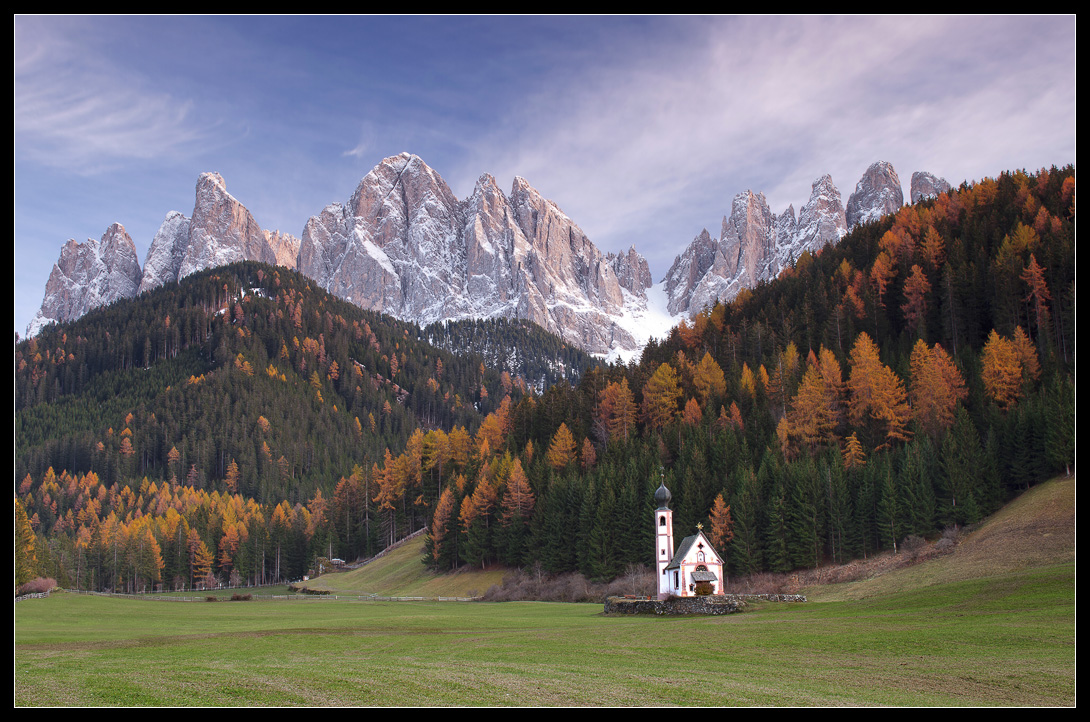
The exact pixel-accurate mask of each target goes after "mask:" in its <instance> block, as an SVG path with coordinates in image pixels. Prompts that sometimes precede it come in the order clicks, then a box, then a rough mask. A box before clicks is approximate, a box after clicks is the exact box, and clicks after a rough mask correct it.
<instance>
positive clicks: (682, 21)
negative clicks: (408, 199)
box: [13, 16, 1076, 333]
mask: <svg viewBox="0 0 1090 722" xmlns="http://www.w3.org/2000/svg"><path fill="white" fill-rule="evenodd" d="M14 28H15V32H14V38H15V43H14V127H15V130H14V136H15V138H14V179H15V190H14V194H13V195H14V209H15V213H14V216H15V221H14V226H15V227H14V247H15V264H14V265H15V313H14V321H15V329H16V331H18V332H19V333H22V332H23V331H24V330H25V328H26V324H27V323H28V322H29V320H30V319H31V317H33V315H34V313H35V312H36V311H37V309H38V307H39V306H40V305H41V299H42V293H43V290H44V287H45V282H46V280H47V279H48V277H49V272H50V269H51V268H52V266H53V264H54V263H55V262H56V260H57V256H58V254H59V252H60V248H61V246H62V245H63V243H64V242H65V241H66V240H67V239H69V238H75V239H76V240H79V241H83V240H85V239H86V238H88V237H93V238H96V239H97V238H100V237H101V236H102V234H103V233H104V232H105V231H106V228H107V227H108V226H109V225H110V224H111V223H114V222H120V223H122V224H123V225H124V226H125V228H126V229H127V230H128V231H129V234H130V235H131V236H132V238H133V240H134V241H135V243H136V247H137V251H138V253H139V255H140V260H141V263H143V260H144V256H145V254H146V253H147V249H148V246H149V245H150V243H151V239H152V237H153V236H154V234H155V231H156V230H157V229H158V227H159V225H160V224H161V223H162V221H163V218H164V216H165V215H166V214H167V212H168V211H171V210H178V211H181V212H183V213H185V214H186V215H189V213H190V212H191V211H192V208H193V193H194V186H195V184H196V181H197V176H198V175H199V174H200V173H202V172H204V171H217V172H219V173H220V174H221V175H222V176H223V177H224V179H225V180H226V182H227V188H228V190H229V191H230V193H231V194H232V195H234V196H235V197H236V198H238V199H239V201H241V202H242V203H243V204H244V205H246V207H247V208H249V209H250V211H251V212H252V213H253V214H254V217H255V218H256V219H257V221H258V222H259V223H260V224H261V225H262V226H263V227H265V228H269V229H279V230H281V231H285V232H289V233H292V234H294V235H297V236H298V235H300V234H301V233H302V229H303V225H304V224H305V222H306V220H307V218H308V217H310V216H311V215H315V214H317V213H318V212H319V211H321V209H322V208H323V207H324V206H326V205H327V204H329V203H332V202H344V201H346V200H347V199H348V197H349V196H350V195H351V194H352V192H353V191H354V190H355V187H356V185H357V184H358V183H359V180H360V179H361V178H362V177H363V176H364V175H366V174H367V172H368V171H369V170H370V169H371V168H373V167H374V166H375V165H376V164H377V163H378V162H379V161H381V160H382V159H383V158H385V157H387V156H391V155H395V154H397V153H400V152H402V151H409V152H412V153H416V154H418V155H420V156H421V157H422V158H423V159H424V160H425V162H427V163H428V164H429V165H431V166H432V167H433V168H435V169H436V170H437V171H438V172H439V174H440V175H442V176H443V178H444V179H445V180H446V181H447V183H448V184H450V186H451V189H452V190H453V191H454V193H455V195H456V196H458V197H459V198H464V197H465V196H466V195H468V193H469V192H470V191H471V190H472V187H473V184H474V182H475V181H476V179H477V178H478V177H479V176H480V175H481V174H482V173H490V174H492V175H493V176H495V177H496V179H497V181H498V182H499V184H500V187H501V188H504V189H508V188H510V186H511V181H512V179H513V177H514V176H516V175H519V176H522V177H524V178H526V179H527V181H529V182H530V184H531V185H533V186H534V187H536V188H537V189H538V190H540V191H541V192H542V193H543V194H544V195H545V196H546V197H548V198H551V199H552V200H554V201H556V202H557V203H558V204H559V205H560V207H561V208H562V209H564V211H565V212H566V213H567V214H568V215H569V216H571V217H572V218H573V219H574V220H575V221H576V223H578V224H579V225H580V226H581V227H582V228H583V230H584V231H585V232H586V233H587V235H588V236H589V237H590V238H591V240H592V241H594V242H595V244H596V245H598V246H599V248H601V249H602V250H603V251H619V250H625V249H627V248H628V247H629V246H630V245H635V247H636V249H637V250H639V251H640V252H641V253H643V254H644V255H645V256H646V257H647V258H648V260H649V262H650V264H651V270H652V274H653V275H654V277H655V280H656V281H658V280H660V279H661V278H662V276H663V275H664V274H665V272H666V270H667V268H668V267H669V265H670V263H671V262H672V261H673V258H674V256H675V255H677V254H678V253H679V252H680V251H681V250H682V249H683V248H684V247H685V245H686V244H688V243H689V241H691V240H692V238H693V237H694V236H696V235H697V234H698V233H699V232H700V230H701V228H704V227H707V228H708V230H709V231H710V232H711V233H712V235H714V236H717V235H718V233H719V227H720V224H721V222H722V217H723V215H724V214H727V213H729V212H730V203H731V199H732V198H733V196H734V195H736V194H737V193H739V192H742V191H745V190H747V189H752V190H754V191H758V192H764V194H765V195H766V197H767V198H768V201H769V203H770V205H771V206H772V210H773V211H774V212H777V213H779V212H782V211H783V210H784V209H785V208H786V207H787V205H788V204H793V205H794V207H795V210H796V212H797V211H798V209H799V208H800V207H801V206H802V204H804V203H805V202H806V200H807V199H808V198H809V195H810V186H811V183H812V182H813V181H814V180H815V179H816V178H818V177H819V176H821V175H822V174H825V173H830V174H832V176H833V180H834V181H835V182H836V184H837V186H838V187H839V188H840V191H841V194H842V195H843V198H844V200H845V202H846V201H847V198H848V196H849V195H850V194H851V192H852V190H854V187H855V183H856V181H858V179H859V177H860V176H861V175H862V173H863V171H864V170H865V169H866V168H867V166H868V165H870V164H871V163H872V162H874V161H876V160H887V161H890V162H891V163H893V165H894V167H895V168H896V169H897V171H898V174H899V175H900V177H901V181H902V184H903V185H904V190H905V194H906V197H907V194H908V184H909V179H910V178H911V175H912V172H913V171H916V170H928V171H931V172H933V173H935V174H937V175H941V176H943V177H945V178H946V179H947V180H949V181H950V182H951V183H954V184H958V183H960V182H961V181H963V180H970V181H971V180H976V179H979V178H982V177H985V176H994V175H996V174H998V173H999V172H1000V171H1002V170H1008V169H1014V168H1027V169H1030V170H1033V169H1036V168H1039V167H1042V166H1051V165H1053V164H1055V165H1064V164H1067V163H1073V162H1075V160H1076V158H1075V102H1076V98H1075V59H1076V53H1075V18H1074V16H1061V17H952V18H951V17H926V16H925V17H881V18H868V17H830V18H822V17H805V18H792V17H744V18H732V17H711V18H708V17H705V18H693V17H683V18H681V17H679V18H672V17H631V18H629V17H602V18H565V17H543V18H516V17H500V18H492V17H431V18H429V17H423V18H397V17H392V18H391V17H382V18H373V17H348V18H342V17H307V18H294V17H272V18H261V17H209V18H200V17H197V18H189V17H186V18H172V17H134V18H126V17H76V18H65V17H33V16H24V17H16V18H15V20H14Z"/></svg>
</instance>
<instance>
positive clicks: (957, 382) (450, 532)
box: [16, 167, 1075, 588]
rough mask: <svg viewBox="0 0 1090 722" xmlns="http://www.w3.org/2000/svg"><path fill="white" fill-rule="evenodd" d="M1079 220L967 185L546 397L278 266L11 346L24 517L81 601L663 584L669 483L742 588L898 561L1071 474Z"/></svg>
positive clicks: (1037, 192) (1062, 210)
mask: <svg viewBox="0 0 1090 722" xmlns="http://www.w3.org/2000/svg"><path fill="white" fill-rule="evenodd" d="M1074 204H1075V199H1074V168H1073V167H1067V168H1064V169H1056V168H1053V169H1050V170H1042V171H1040V172H1039V173H1036V174H1027V173H1025V172H1014V173H1004V174H1002V175H1000V176H999V177H998V178H996V179H986V180H984V181H981V182H979V183H976V184H974V185H972V186H968V185H963V186H962V187H961V188H959V189H956V190H954V191H951V192H950V193H949V194H946V195H943V196H940V197H938V198H936V199H932V200H929V201H926V202H923V203H921V204H917V205H915V206H911V207H906V208H904V209H902V210H901V211H900V212H898V213H897V214H895V215H893V216H889V217H886V218H884V219H882V220H880V221H878V222H876V223H872V224H869V225H866V226H863V227H860V228H857V229H856V230H854V231H853V232H852V233H851V234H849V235H848V236H846V237H845V238H844V239H843V240H842V241H841V243H840V244H838V245H837V246H835V247H827V248H825V249H824V250H823V251H822V252H820V253H818V254H816V255H813V256H811V255H809V254H806V255H804V256H803V257H802V258H799V259H797V261H796V262H795V264H794V265H793V267H792V268H790V269H788V270H787V271H785V272H784V273H783V274H782V275H781V277H780V278H779V279H777V280H775V281H773V282H772V283H768V284H762V285H761V286H760V287H758V288H756V289H753V290H752V291H744V292H743V293H742V294H740V295H739V297H738V298H736V299H735V300H734V301H733V302H731V303H730V304H719V305H716V306H715V307H714V308H709V309H705V310H704V311H703V312H702V313H700V314H697V315H696V316H695V317H694V318H693V319H692V321H691V322H689V323H686V324H682V326H680V327H679V328H677V329H675V330H674V332H673V333H672V334H671V336H670V338H669V339H668V340H666V341H664V342H662V343H657V344H656V343H653V344H652V345H651V346H649V347H648V348H647V349H646V350H645V352H644V355H643V358H642V360H641V361H640V362H639V363H638V364H635V363H634V364H632V365H630V366H628V367H623V366H610V367H593V368H590V369H589V370H587V371H586V372H585V373H584V374H583V375H582V377H581V379H580V380H579V381H578V384H576V385H574V386H573V385H571V384H569V383H567V382H564V381H561V382H559V383H557V384H554V385H553V386H551V387H549V388H547V389H546V390H545V391H544V392H542V393H534V392H533V391H532V390H531V389H527V387H526V384H525V382H523V381H522V380H521V379H520V378H518V377H517V376H516V377H514V378H513V377H512V376H511V374H510V373H508V374H506V375H504V374H501V373H500V372H498V371H496V370H490V369H489V368H487V367H486V366H485V365H484V364H483V363H482V362H481V361H480V360H479V358H478V357H475V356H468V355H467V356H455V355H453V354H450V353H448V352H446V351H440V350H438V349H435V348H434V347H431V346H428V345H426V344H424V343H422V339H423V338H426V337H427V334H426V333H424V332H422V331H420V330H419V329H416V328H415V327H413V326H411V325H407V324H401V323H399V322H395V321H392V320H390V319H387V318H383V317H380V316H378V315H375V314H367V313H365V312H363V311H360V310H359V309H356V308H355V307H352V306H350V305H349V304H346V303H342V302H340V301H338V300H336V299H334V298H332V297H329V296H325V295H324V294H321V293H320V292H317V293H315V292H311V291H309V290H308V289H307V286H308V285H309V282H308V281H307V280H306V279H305V278H303V277H301V276H298V275H297V274H291V273H290V272H286V271H284V270H283V269H272V268H270V267H262V266H258V265H256V264H243V265H240V266H238V267H229V268H228V269H217V270H216V271H211V272H207V273H206V274H200V275H199V276H198V277H194V279H193V283H190V279H187V281H186V282H185V283H183V284H178V285H172V286H170V287H168V288H166V289H163V291H162V294H163V295H162V296H161V297H160V296H157V297H156V298H159V299H161V300H160V301H158V302H157V303H156V304H155V307H154V308H152V307H151V304H148V303H147V302H140V303H137V304H136V305H135V307H134V308H122V307H121V306H120V305H119V306H115V307H110V308H107V309H103V310H100V311H98V312H95V313H94V314H88V316H86V317H85V318H84V319H81V320H80V321H79V322H77V323H76V324H69V325H67V326H64V327H59V328H56V329H50V330H47V331H45V332H43V333H42V334H41V336H39V337H38V338H36V339H32V340H30V341H24V342H21V343H17V344H16V427H17V428H16V457H17V458H16V506H17V521H18V519H19V514H20V513H21V511H22V510H25V516H24V517H23V518H25V519H26V520H27V521H26V526H27V527H28V529H29V530H30V531H28V532H27V533H26V534H24V536H26V537H27V538H28V541H27V542H26V543H29V544H31V545H33V546H34V547H35V549H36V551H35V558H36V559H37V563H38V565H39V567H42V570H43V571H46V572H48V573H51V574H54V575H55V576H57V578H58V579H60V578H62V577H65V578H66V579H68V580H69V582H68V583H72V584H75V583H76V582H77V579H76V577H78V578H79V579H78V583H79V584H80V585H82V586H87V585H88V584H93V585H95V586H99V587H104V586H108V587H112V588H120V587H129V588H131V587H134V586H138V585H139V584H141V583H143V584H148V583H164V584H167V585H170V584H175V583H187V582H191V581H194V580H197V579H201V578H203V579H206V580H209V581H210V579H209V577H211V576H217V577H218V578H219V579H221V580H222V579H226V578H227V577H230V576H232V574H233V575H234V576H235V577H236V578H240V579H243V580H251V581H265V580H268V579H271V578H286V577H290V576H297V575H298V574H299V573H302V570H304V569H306V568H308V567H309V565H310V563H311V561H312V560H313V558H314V557H316V556H319V555H329V554H331V555H333V556H358V555H363V554H367V553H370V552H373V551H374V550H376V549H378V548H381V547H382V546H384V545H386V544H387V543H389V542H391V541H393V540H394V539H396V538H398V537H399V536H401V535H403V534H405V533H408V532H410V531H412V530H414V529H416V528H419V527H420V526H422V525H427V527H428V546H427V548H428V553H427V558H426V559H425V560H424V561H425V563H427V564H429V565H431V566H433V567H434V568H436V569H439V570H446V569H453V568H455V567H457V566H460V565H463V564H474V565H487V564H489V563H493V562H502V563H506V564H510V565H527V564H534V563H540V564H541V566H542V568H543V569H544V570H545V571H548V572H564V571H580V572H582V573H583V574H585V575H587V576H588V577H592V578H608V577H611V576H614V575H616V574H619V573H620V572H622V571H623V570H624V568H625V566H626V565H628V564H649V563H650V562H651V560H652V544H653V541H652V529H651V526H650V524H649V523H647V521H646V520H649V519H650V518H651V508H652V494H653V490H654V488H655V487H657V485H658V483H659V481H660V476H661V477H662V478H664V479H665V481H666V484H667V486H669V487H670V489H671V490H672V492H673V495H674V507H675V522H676V528H677V530H678V533H679V535H684V534H688V533H690V532H691V530H692V529H693V527H694V526H695V525H696V524H697V523H698V522H701V523H703V524H704V526H705V528H706V529H707V530H708V531H710V533H711V536H712V537H713V540H714V541H715V543H716V544H717V546H718V547H719V548H720V549H721V551H723V552H724V553H725V556H726V558H727V568H728V571H729V573H731V574H738V573H745V572H750V571H756V570H760V569H770V570H776V571H784V570H790V569H792V568H798V567H805V566H815V565H820V564H823V563H827V562H829V561H841V560H846V559H848V558H851V557H855V556H862V555H867V554H871V553H873V552H875V551H878V550H881V549H886V548H892V547H894V545H896V544H898V543H900V541H901V540H903V539H904V538H905V537H906V536H909V535H920V536H927V535H930V534H934V533H937V532H938V531H940V530H941V529H942V528H943V527H944V526H946V525H950V524H965V523H972V522H974V521H976V520H978V519H980V518H981V517H982V516H983V515H984V514H986V513H988V512H990V511H992V510H993V509H995V508H997V507H998V506H999V505H1000V504H1002V503H1003V502H1004V501H1005V500H1006V499H1008V498H1009V497H1010V496H1011V495H1012V494H1014V493H1016V492H1017V491H1018V490H1020V489H1024V488H1026V487H1028V486H1029V485H1031V484H1033V483H1034V482H1036V481H1037V480H1039V479H1042V478H1045V477H1046V476H1048V475H1050V474H1053V473H1055V472H1057V471H1062V470H1064V469H1065V467H1070V466H1072V465H1073V463H1074V368H1075V361H1074V348H1075V336H1074V334H1075V325H1074V283H1075V262H1074V261H1075V259H1074V221H1075V219H1074V215H1075V212H1074V208H1075V205H1074ZM198 289H199V290H198ZM81 324H86V325H81ZM432 333H433V334H434V333H435V332H434V330H433V332H432ZM441 345H448V346H452V347H459V346H458V345H457V344H451V343H450V342H449V341H443V342H441ZM565 363H569V362H565ZM156 389H165V390H163V391H160V392H158V393H157V392H156V391H155V390H156ZM50 470H65V471H50ZM145 478H146V480H145ZM171 510H173V513H172V512H171ZM19 528H20V527H19V524H18V523H17V535H18V532H19ZM153 542H154V545H153ZM202 545H203V547H204V549H203V551H202ZM153 546H156V547H157V551H156V553H155V554H152V553H151V552H148V551H146V550H147V549H148V548H152V547H153ZM140 550H144V551H140ZM285 550H289V551H288V552H287V553H286V552H285ZM141 554H142V555H143V556H141ZM210 557H211V559H210ZM139 559H144V560H145V561H144V562H143V563H142V564H141V563H140V562H139V561H138V560H139ZM156 559H158V561H156ZM125 560H129V561H128V562H126V561H125ZM148 560H150V561H148ZM126 564H129V566H126ZM85 565H86V566H85ZM88 568H93V569H94V571H93V572H92V573H90V576H88V572H87V571H86V570H87V569H88ZM155 568H157V569H158V572H155V571H154V570H155ZM138 570H139V571H138ZM92 578H93V581H88V580H89V579H92Z"/></svg>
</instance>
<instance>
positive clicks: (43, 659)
mask: <svg viewBox="0 0 1090 722" xmlns="http://www.w3.org/2000/svg"><path fill="white" fill-rule="evenodd" d="M1034 505H1036V506H1034ZM1053 514H1059V515H1061V516H1062V518H1063V519H1062V522H1060V523H1057V522H1056V520H1055V519H1051V520H1050V515H1053ZM1042 520H1045V521H1046V522H1048V523H1047V525H1046V526H1042V524H1043V522H1042ZM1073 529H1074V480H1073V479H1072V480H1069V481H1063V482H1051V483H1050V484H1048V485H1044V486H1042V487H1040V488H1038V489H1034V490H1033V491H1032V492H1031V493H1030V494H1029V495H1027V496H1025V497H1023V499H1020V500H1019V501H1018V502H1016V503H1015V504H1014V505H1011V506H1010V507H1008V508H1007V509H1005V510H1004V511H1003V512H1001V513H1000V514H999V515H997V516H996V518H995V519H993V520H991V521H990V522H989V523H988V524H986V525H984V526H983V527H982V528H981V529H980V530H978V531H977V532H975V533H974V534H973V535H971V536H970V538H969V539H968V540H967V541H966V542H965V543H963V544H962V545H961V547H959V548H958V550H957V551H956V552H955V553H954V554H952V555H949V556H947V557H944V558H941V559H937V560H933V561H931V562H927V563H925V564H921V565H918V566H915V567H910V568H908V569H902V570H900V571H898V572H894V573H891V574H889V575H886V576H885V577H883V578H882V579H880V580H868V581H865V582H855V583H853V584H851V585H839V586H837V587H827V588H822V589H815V590H810V592H809V594H810V596H811V599H812V601H810V602H807V603H805V604H773V603H765V604H762V605H758V606H755V607H751V608H750V610H749V611H747V612H746V613H744V614H737V615H732V616H728V617H686V618H650V617H606V616H604V615H602V614H601V607H600V606H598V605H581V604H547V603H504V604H484V603H463V602H398V603H392V602H391V603H384V602H359V601H347V600H331V599H320V598H315V599H307V600H298V601H251V602H219V603H215V604H209V603H204V602H158V601H150V600H135V599H118V598H103V597H91V596H84V595H74V594H55V595H53V596H52V597H50V598H48V599H43V600H30V601H25V602H20V603H18V604H16V605H15V655H14V657H15V660H14V679H15V704H16V705H257V704H262V705H292V706H304V705H305V706H315V705H395V704H396V705H700V706H708V705H1073V704H1075V654H1076V653H1075V562H1074V546H1073ZM989 547H990V548H991V549H992V550H993V551H992V552H990V553H988V550H987V548H989ZM1019 550H1021V551H1019ZM1041 550H1044V551H1043V552H1042V551H1041ZM1050 550H1051V551H1050ZM981 554H984V555H985V556H984V557H980V556H979V555H981ZM1027 555H1028V556H1027ZM982 558H983V559H984V560H985V561H981V559H982ZM416 563H417V564H419V561H417V562H416Z"/></svg>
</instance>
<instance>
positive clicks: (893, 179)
mask: <svg viewBox="0 0 1090 722" xmlns="http://www.w3.org/2000/svg"><path fill="white" fill-rule="evenodd" d="M904 202H905V197H904V192H903V191H902V190H901V179H900V178H898V177H897V171H895V170H893V165H892V164H890V163H887V162H886V161H884V160H880V161H878V162H877V163H874V164H873V165H871V167H870V168H867V170H866V172H864V173H863V177H862V178H860V179H859V182H858V183H856V184H855V192H854V193H852V194H851V196H850V197H849V198H848V208H847V210H846V212H845V215H846V217H847V223H848V230H851V229H853V228H855V227H856V226H858V225H859V224H861V223H870V222H872V221H876V220H878V219H879V218H881V217H882V216H884V215H886V214H887V213H894V212H896V211H897V210H899V209H900V208H901V206H903V205H904Z"/></svg>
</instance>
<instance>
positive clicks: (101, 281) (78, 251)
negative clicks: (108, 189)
mask: <svg viewBox="0 0 1090 722" xmlns="http://www.w3.org/2000/svg"><path fill="white" fill-rule="evenodd" d="M140 275H141V274H140V261H139V260H138V259H137V256H136V246H135V245H134V244H133V242H132V238H130V237H129V234H128V233H127V232H126V231H125V228H124V226H122V225H121V224H120V223H114V224H113V225H112V226H110V227H109V228H108V229H106V233H105V234H103V236H102V239H101V240H99V241H96V240H94V239H92V238H88V239H87V241H86V243H77V242H76V241H75V240H70V241H68V242H67V243H66V244H64V247H63V248H61V255H60V258H59V259H58V260H57V262H56V263H55V264H54V265H53V270H52V272H51V273H50V274H49V281H48V282H47V283H46V285H45V298H43V299H42V307H41V309H39V311H38V313H37V315H36V316H35V317H34V319H33V320H32V321H31V322H30V325H29V326H28V327H27V335H28V336H34V335H36V334H37V333H38V332H39V331H40V330H41V329H42V328H44V327H45V326H47V325H49V324H50V323H62V322H64V321H71V320H73V319H76V318H79V317H80V316H82V315H83V314H85V313H87V312H88V311H90V310H91V309H94V308H98V307H99V306H105V305H107V304H110V303H113V302H114V301H117V300H119V299H122V298H132V297H133V296H135V295H136V294H137V290H138V289H139V287H140Z"/></svg>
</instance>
